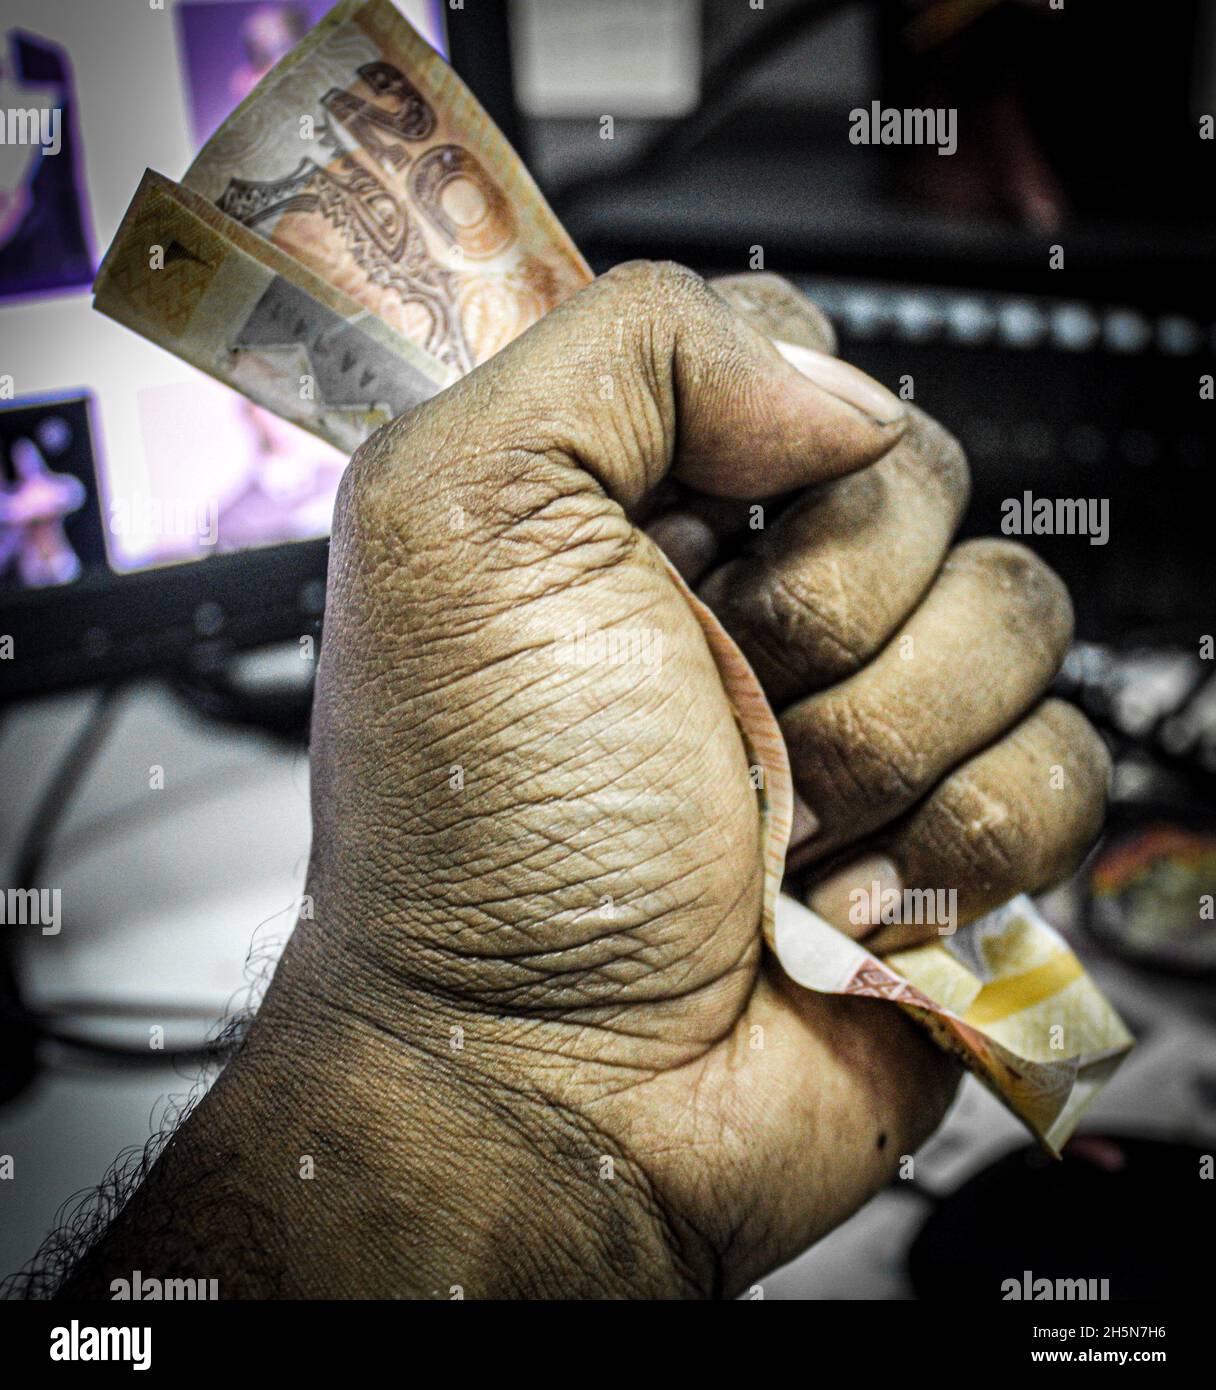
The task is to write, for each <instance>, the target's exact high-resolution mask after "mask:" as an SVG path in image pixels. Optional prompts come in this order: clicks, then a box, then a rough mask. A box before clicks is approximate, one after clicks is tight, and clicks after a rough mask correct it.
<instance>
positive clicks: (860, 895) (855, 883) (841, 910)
mask: <svg viewBox="0 0 1216 1390" xmlns="http://www.w3.org/2000/svg"><path fill="white" fill-rule="evenodd" d="M892 890H894V891H895V892H896V893H902V892H903V882H902V880H901V879H900V877H899V870H898V869H897V868H896V867H895V865H894V864H893V863H892V862H891V860H890V859H888V858H887V856H886V855H885V854H863V855H862V856H861V858H860V859H854V860H853V861H852V863H850V864H846V865H845V866H844V867H843V868H840V869H836V870H834V871H833V872H832V873H830V874H829V875H828V876H827V878H825V879H821V880H820V882H818V883H817V884H815V886H814V887H813V888H811V889H810V891H809V892H808V893H807V895H806V905H807V907H809V908H810V909H811V911H812V912H817V913H818V914H819V915H820V917H822V918H824V919H825V920H826V921H828V922H830V923H831V924H832V926H834V927H837V928H839V930H840V931H842V932H845V933H846V934H847V935H848V936H851V937H853V938H855V939H856V940H860V939H861V938H862V937H863V936H865V935H866V934H867V933H868V932H870V931H873V929H874V928H875V927H877V926H881V925H882V905H883V895H884V894H885V893H887V892H890V891H892Z"/></svg>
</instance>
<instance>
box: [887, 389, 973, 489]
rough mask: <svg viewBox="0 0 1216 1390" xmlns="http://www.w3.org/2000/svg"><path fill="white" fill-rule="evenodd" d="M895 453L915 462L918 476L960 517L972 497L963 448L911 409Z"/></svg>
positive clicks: (928, 418)
mask: <svg viewBox="0 0 1216 1390" xmlns="http://www.w3.org/2000/svg"><path fill="white" fill-rule="evenodd" d="M894 452H895V453H897V454H898V455H899V456H900V457H905V458H911V459H913V460H915V463H916V467H917V471H918V472H919V473H920V474H921V476H923V477H926V478H929V479H931V480H932V481H933V482H934V483H935V484H936V485H937V486H938V487H939V488H940V489H941V491H942V492H943V493H944V494H945V495H946V496H947V497H948V498H949V499H950V501H951V502H952V503H953V504H954V506H955V507H956V509H957V511H958V512H959V513H960V514H961V513H962V512H963V511H964V510H965V508H966V506H967V502H968V499H969V498H970V496H971V466H970V464H969V463H968V462H967V454H966V451H965V450H964V449H963V446H962V445H961V444H960V443H959V442H958V440H957V439H956V438H955V437H954V435H952V434H951V433H950V431H949V430H948V429H946V427H945V426H944V425H942V424H939V422H938V421H937V420H935V419H934V418H933V417H932V416H931V415H926V414H925V412H924V411H923V410H919V409H918V408H917V407H915V406H913V407H912V409H911V410H910V411H909V414H908V427H907V430H906V431H905V433H904V437H903V439H902V440H901V441H900V443H899V445H898V446H897V447H896V450H895V451H894Z"/></svg>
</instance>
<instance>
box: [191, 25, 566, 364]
mask: <svg viewBox="0 0 1216 1390" xmlns="http://www.w3.org/2000/svg"><path fill="white" fill-rule="evenodd" d="M183 182H184V183H185V184H186V185H187V187H189V188H192V189H193V190H194V191H195V192H197V193H199V194H201V195H202V197H204V198H206V199H207V200H208V201H210V202H213V203H214V204H215V205H216V206H217V207H219V208H220V209H221V210H222V211H223V212H225V213H227V214H228V215H229V216H230V217H233V218H235V219H236V220H237V221H239V222H242V223H244V224H245V225H246V226H248V227H250V228H252V229H253V230H255V231H256V232H257V233H258V234H259V235H261V236H263V237H266V238H267V239H268V240H270V241H271V242H272V243H273V244H274V245H275V246H277V247H279V248H281V249H282V250H283V251H285V252H286V253H287V254H288V255H290V256H292V257H293V258H294V259H296V260H298V261H299V262H300V263H301V264H303V265H306V266H308V267H309V268H310V269H312V270H314V271H315V272H316V273H317V274H318V275H320V276H322V278H324V279H325V280H327V281H328V282H329V283H330V284H331V285H334V286H335V287H336V288H338V289H341V290H343V291H344V292H345V293H346V294H349V295H350V296H351V297H352V298H353V299H357V300H358V301H359V302H360V303H361V304H364V305H366V306H367V308H369V309H371V310H372V311H373V312H374V313H376V314H378V315H379V316H380V317H381V318H382V319H384V321H385V322H386V323H388V324H389V325H390V326H392V327H393V328H395V329H396V330H397V331H398V332H399V333H401V334H402V335H403V336H404V337H406V338H408V339H410V341H411V342H414V343H416V344H418V346H420V347H422V348H424V349H425V350H426V351H427V352H429V353H430V354H431V355H432V356H434V357H437V358H438V359H439V360H440V361H441V362H443V363H445V364H447V365H450V366H452V367H455V368H457V369H458V370H460V371H467V370H468V369H469V368H471V367H473V366H476V365H477V363H479V362H484V361H485V360H486V358H487V357H490V356H492V355H493V354H494V353H495V352H497V351H498V349H499V348H500V347H502V346H503V345H504V344H505V343H507V342H509V341H510V340H511V339H512V338H514V337H516V336H517V335H518V334H519V333H521V332H522V331H523V330H524V329H525V328H527V327H528V325H529V324H531V323H534V322H535V321H536V320H537V319H538V318H540V317H541V315H542V314H545V313H547V312H548V311H549V310H550V309H551V308H553V306H554V305H555V304H558V303H559V302H560V301H561V300H563V299H564V298H566V297H567V296H568V295H570V294H572V293H573V292H574V291H575V290H577V289H579V288H580V287H581V286H583V285H585V284H586V283H587V282H588V281H589V280H590V279H591V272H590V270H589V269H588V267H587V264H586V262H585V261H584V260H583V258H582V256H581V255H580V254H579V252H578V250H577V249H576V248H575V246H574V243H573V242H572V241H571V240H570V238H569V237H568V236H567V235H566V232H565V231H564V230H563V228H562V227H561V224H560V223H559V222H558V221H557V219H556V218H555V217H554V215H553V213H552V212H551V211H550V210H549V207H548V205H547V204H546V203H545V200H544V198H543V197H542V196H541V193H540V190H539V189H538V188H537V187H536V184H535V183H534V182H533V181H532V179H531V177H530V175H529V174H528V172H527V170H526V169H525V168H524V166H523V164H522V162H521V161H520V160H519V159H518V158H517V157H516V155H515V153H514V151H513V150H512V149H511V147H510V146H509V145H508V144H507V143H506V141H505V140H504V139H503V137H502V135H501V134H500V133H499V131H498V129H497V128H496V127H495V126H494V124H493V122H491V121H490V119H489V117H488V116H487V115H486V114H485V112H484V111H483V110H482V109H481V107H480V106H479V105H478V103H477V101H476V99H475V98H474V97H473V95H472V93H471V92H470V91H469V90H468V88H467V87H466V86H465V85H464V83H463V82H461V81H460V79H459V78H458V77H457V76H456V74H455V73H454V72H453V71H452V69H451V68H450V67H448V65H447V64H446V63H445V62H444V61H443V59H442V58H441V57H440V56H439V55H438V54H437V53H436V52H435V51H434V49H432V48H431V47H430V45H429V44H428V43H427V42H426V41H425V40H424V39H422V38H421V37H420V36H419V35H418V34H416V33H415V32H414V30H413V29H412V28H411V27H410V25H409V24H408V23H407V22H406V21H405V20H404V19H403V18H402V16H401V14H400V13H399V12H398V11H397V10H396V9H395V8H394V6H393V5H392V4H390V3H389V0H344V3H342V4H339V5H338V6H337V7H336V8H335V9H333V10H331V11H330V13H329V14H328V15H327V16H326V17H325V18H324V19H323V20H322V21H321V23H320V24H318V25H317V26H316V28H315V29H313V30H312V31H311V33H310V34H309V35H308V36H307V37H306V38H305V39H304V40H303V41H302V42H301V43H300V44H298V45H297V47H296V48H295V49H293V50H292V52H291V53H290V54H288V55H287V57H286V58H284V59H283V61H282V62H281V63H280V64H279V65H278V66H277V67H276V68H274V69H273V70H272V71H271V72H270V73H269V74H267V76H266V77H265V78H264V79H263V80H262V81H261V82H260V83H259V84H258V86H257V88H256V89H255V90H254V91H253V92H252V93H251V94H250V95H249V96H248V97H247V98H246V99H245V101H244V102H243V103H242V104H241V105H240V106H239V107H238V108H237V109H236V111H234V112H233V113H232V115H231V116H230V117H229V118H228V120H227V121H225V122H224V124H223V126H222V127H221V128H220V129H219V130H218V131H217V132H216V134H215V135H214V136H213V137H212V138H211V139H210V140H209V141H208V142H207V144H206V145H205V146H204V147H203V149H202V151H201V152H200V153H199V155H198V157H197V159H195V161H194V163H193V164H191V166H190V168H189V170H188V171H187V173H186V175H185V178H184V179H183Z"/></svg>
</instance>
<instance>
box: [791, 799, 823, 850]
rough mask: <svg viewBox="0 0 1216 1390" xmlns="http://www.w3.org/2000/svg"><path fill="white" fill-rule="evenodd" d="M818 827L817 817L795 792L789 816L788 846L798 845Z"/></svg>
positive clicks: (807, 838) (808, 837)
mask: <svg viewBox="0 0 1216 1390" xmlns="http://www.w3.org/2000/svg"><path fill="white" fill-rule="evenodd" d="M818 829H819V817H818V816H817V815H816V814H815V812H814V811H812V810H811V808H810V807H809V806H808V805H807V804H806V802H805V801H803V799H802V798H801V797H800V796H799V795H798V793H797V792H795V793H794V809H793V813H792V814H791V816H790V848H791V849H793V848H794V846H795V845H800V844H801V843H802V842H803V840H809V839H810V838H811V836H812V835H813V834H814V833H815V831H816V830H818Z"/></svg>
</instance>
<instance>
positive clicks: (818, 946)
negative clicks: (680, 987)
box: [771, 894, 1133, 1153]
mask: <svg viewBox="0 0 1216 1390" xmlns="http://www.w3.org/2000/svg"><path fill="white" fill-rule="evenodd" d="M771 944H772V946H773V949H774V952H775V953H776V956H777V959H778V960H779V961H780V962H781V965H782V968H783V969H784V970H785V972H786V973H787V974H788V975H789V976H790V977H791V978H792V979H794V980H796V981H797V982H798V983H799V984H800V985H804V986H805V987H806V988H808V989H814V990H818V991H819V992H820V993H825V994H852V995H862V996H865V997H868V998H871V999H885V1000H888V1001H890V1002H891V1003H894V1004H898V1005H899V1006H900V1007H901V1008H903V1009H904V1010H905V1012H907V1013H908V1014H909V1015H910V1016H911V1017H912V1018H914V1019H916V1020H917V1022H919V1023H921V1024H923V1025H924V1026H925V1027H926V1028H927V1029H928V1030H929V1032H930V1034H931V1035H932V1037H933V1038H934V1040H935V1041H936V1042H938V1043H939V1044H940V1045H941V1046H942V1047H944V1048H945V1049H946V1050H947V1051H949V1052H952V1053H954V1054H955V1056H957V1057H958V1058H959V1059H960V1060H961V1061H962V1062H963V1063H964V1064H965V1065H966V1066H967V1067H968V1068H969V1069H970V1070H971V1071H973V1072H974V1073H975V1074H976V1075H977V1076H978V1077H979V1078H980V1080H981V1081H983V1082H984V1083H985V1085H987V1086H988V1088H989V1090H991V1091H992V1092H993V1093H994V1094H995V1095H996V1096H997V1097H998V1099H1000V1100H1001V1101H1002V1102H1003V1103H1004V1104H1005V1105H1006V1106H1007V1107H1008V1108H1009V1109H1010V1110H1011V1111H1012V1112H1013V1113H1014V1114H1015V1115H1016V1116H1017V1117H1018V1118H1019V1119H1020V1120H1022V1121H1023V1122H1024V1123H1025V1124H1026V1126H1027V1127H1028V1128H1029V1129H1030V1130H1031V1131H1032V1133H1034V1134H1035V1135H1037V1136H1038V1138H1039V1139H1040V1140H1041V1141H1042V1143H1043V1145H1044V1147H1046V1148H1047V1149H1048V1150H1049V1151H1050V1152H1052V1153H1058V1152H1059V1150H1060V1147H1061V1146H1062V1145H1063V1144H1064V1143H1065V1142H1066V1140H1067V1139H1068V1137H1069V1135H1071V1134H1072V1132H1073V1130H1074V1128H1075V1127H1076V1124H1077V1121H1078V1120H1079V1119H1080V1117H1081V1114H1082V1112H1083V1111H1084V1109H1085V1107H1086V1105H1088V1103H1089V1102H1090V1101H1091V1100H1092V1099H1093V1097H1094V1096H1095V1095H1096V1094H1097V1092H1098V1090H1099V1089H1100V1088H1101V1087H1102V1085H1103V1084H1104V1083H1105V1082H1106V1081H1107V1080H1108V1079H1109V1078H1110V1076H1111V1075H1113V1073H1114V1071H1115V1069H1116V1068H1117V1067H1118V1065H1119V1062H1120V1060H1121V1059H1122V1057H1123V1055H1124V1054H1125V1053H1126V1052H1127V1051H1128V1049H1129V1048H1130V1047H1131V1046H1132V1042H1133V1039H1132V1036H1131V1034H1130V1033H1129V1032H1128V1031H1127V1029H1126V1028H1125V1027H1124V1025H1123V1022H1122V1020H1121V1019H1120V1018H1119V1016H1118V1014H1116V1013H1115V1011H1114V1009H1112V1008H1111V1006H1110V1004H1109V1003H1107V1001H1106V1000H1105V999H1104V998H1103V996H1102V995H1101V993H1099V991H1098V989H1097V987H1096V986H1095V985H1094V983H1093V981H1092V980H1091V979H1090V978H1089V976H1088V975H1086V973H1085V970H1084V968H1083V967H1082V965H1081V962H1080V961H1079V960H1078V959H1077V957H1076V955H1075V954H1074V953H1073V952H1072V950H1070V949H1069V947H1068V945H1067V943H1066V942H1065V941H1064V939H1063V938H1062V937H1061V936H1060V935H1059V934H1058V933H1057V932H1056V931H1055V930H1054V929H1053V928H1052V927H1051V926H1050V925H1049V924H1048V923H1047V922H1046V921H1045V920H1044V918H1043V916H1042V915H1041V913H1040V912H1039V911H1038V909H1037V908H1036V907H1035V905H1034V904H1033V903H1032V902H1031V901H1030V899H1029V898H1027V897H1025V896H1021V897H1017V898H1014V899H1013V900H1012V901H1011V902H1009V903H1006V904H1005V905H1004V906H1003V907H1000V908H998V909H997V910H996V911H995V912H992V913H990V914H989V915H988V916H987V917H983V918H981V919H980V920H979V921H978V922H973V923H972V924H971V925H970V926H968V927H965V928H963V929H962V930H960V931H958V932H955V933H952V934H951V935H950V936H948V937H942V938H941V939H940V940H938V941H935V942H932V943H930V944H929V945H925V946H917V947H915V948H913V949H911V950H905V951H898V952H893V953H892V954H890V955H888V956H886V957H885V958H883V959H879V958H878V957H877V956H875V955H873V954H871V953H870V952H869V951H867V950H866V949H865V947H864V946H863V945H861V944H859V943H858V942H856V941H853V940H851V939H850V938H849V937H847V936H845V935H844V934H843V933H842V932H838V931H837V930H836V929H835V928H834V927H831V926H829V925H828V923H827V922H825V921H824V920H823V918H821V917H819V916H818V915H817V914H815V913H814V912H812V911H810V909H809V908H806V907H803V906H802V905H801V904H800V903H799V902H797V901H796V900H795V899H793V898H791V897H788V896H787V895H785V894H782V895H781V896H780V897H779V899H778V902H777V910H776V920H775V923H774V928H773V933H772V937H771Z"/></svg>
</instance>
